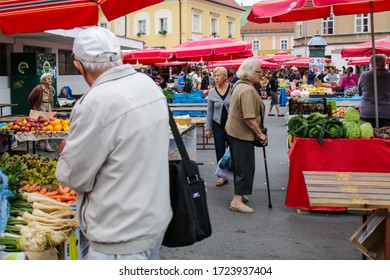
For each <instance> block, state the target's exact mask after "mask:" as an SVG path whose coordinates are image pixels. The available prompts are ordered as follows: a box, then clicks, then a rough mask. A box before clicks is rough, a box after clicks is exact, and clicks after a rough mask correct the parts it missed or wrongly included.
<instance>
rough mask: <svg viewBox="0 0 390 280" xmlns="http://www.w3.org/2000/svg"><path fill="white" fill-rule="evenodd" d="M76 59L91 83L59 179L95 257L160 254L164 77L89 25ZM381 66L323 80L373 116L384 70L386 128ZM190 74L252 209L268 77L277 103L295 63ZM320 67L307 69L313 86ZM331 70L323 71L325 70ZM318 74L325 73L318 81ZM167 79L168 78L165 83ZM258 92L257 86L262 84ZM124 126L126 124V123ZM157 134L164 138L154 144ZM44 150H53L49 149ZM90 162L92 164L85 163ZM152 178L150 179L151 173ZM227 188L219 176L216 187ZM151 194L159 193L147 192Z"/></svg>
mask: <svg viewBox="0 0 390 280" xmlns="http://www.w3.org/2000/svg"><path fill="white" fill-rule="evenodd" d="M73 54H74V60H73V64H74V66H75V67H76V68H77V69H78V71H79V72H80V74H81V75H82V76H83V78H84V80H85V82H86V83H87V84H88V85H89V86H90V87H91V88H90V91H89V92H88V93H86V94H84V96H83V97H82V98H81V99H80V100H79V101H78V102H77V103H76V104H75V106H74V108H73V111H72V114H71V124H72V129H71V130H70V132H69V135H68V137H67V139H66V140H63V141H62V143H61V146H60V152H61V153H60V157H59V159H58V164H57V170H56V177H57V178H58V180H59V182H60V183H61V184H64V185H67V186H71V187H72V189H73V190H75V191H76V192H77V216H78V220H79V223H80V228H81V230H82V231H83V232H84V234H85V236H86V238H87V239H88V240H89V241H90V249H89V252H88V256H87V258H88V259H90V260H102V259H104V260H115V259H122V260H124V259H158V258H159V251H160V247H161V244H162V240H163V236H164V233H165V230H166V229H167V226H168V224H169V222H170V220H171V217H172V209H171V205H170V197H169V193H170V192H169V168H168V161H169V158H168V148H169V143H168V141H169V135H168V131H169V123H168V116H169V115H168V106H167V102H166V99H165V97H164V95H163V94H161V90H162V88H164V87H166V86H167V85H166V83H165V81H164V79H163V77H162V76H156V79H155V80H154V79H151V78H150V77H149V76H148V75H145V74H143V73H139V72H137V71H135V70H134V69H133V68H132V66H131V65H129V64H123V61H122V59H121V50H120V44H119V41H118V39H117V37H116V36H115V35H114V34H113V33H112V32H110V31H109V30H108V29H105V28H100V27H91V28H87V29H85V30H84V31H82V32H80V33H79V34H78V35H77V37H76V38H75V40H74V44H73ZM374 60H375V62H376V69H371V70H370V71H367V72H364V73H362V74H361V76H360V78H358V77H357V76H356V75H355V74H354V73H353V71H352V70H350V69H346V73H345V74H344V75H343V76H342V77H341V78H340V77H339V76H338V74H337V73H336V71H335V69H330V71H329V73H328V74H326V75H325V76H324V77H323V79H324V81H328V82H331V83H334V82H338V81H339V80H341V83H342V84H344V85H345V86H348V85H356V84H357V88H358V89H357V92H358V94H360V95H362V102H361V106H360V111H361V117H362V119H363V120H366V121H370V122H372V121H373V115H374V112H375V108H374V105H373V104H374V101H373V100H374V93H373V71H374V70H376V71H377V75H378V101H379V117H380V121H381V125H390V72H389V70H388V69H387V68H386V67H385V64H386V57H384V56H383V55H376V56H375V57H373V58H372V61H371V63H372V62H373V61H374ZM199 70H200V69H199V68H198V67H193V68H192V69H191V71H190V73H189V74H187V75H185V73H179V80H180V82H179V83H183V85H184V84H185V83H186V81H187V80H191V83H192V86H193V88H199V89H202V88H207V89H208V90H209V94H208V109H207V116H206V125H205V130H206V137H210V138H211V137H213V138H214V143H215V154H216V159H217V161H219V160H220V159H221V158H222V157H223V156H224V154H225V151H226V149H227V147H229V149H230V154H231V160H232V172H233V173H234V180H233V185H234V189H233V194H232V199H231V202H230V205H229V209H230V210H231V211H234V212H238V213H245V214H251V213H253V212H254V209H253V208H251V207H250V206H248V202H249V198H248V196H250V195H251V194H252V191H253V183H254V174H255V142H260V143H261V144H262V145H267V143H268V136H267V133H266V132H265V130H264V127H263V123H264V119H265V116H266V112H265V111H266V109H265V103H264V101H263V100H264V98H263V97H264V96H263V95H262V92H261V89H262V85H264V81H265V80H264V77H265V76H267V75H269V77H268V78H269V79H267V80H268V82H266V84H267V85H268V86H266V88H267V89H266V91H268V95H269V98H270V100H271V105H270V108H269V111H268V116H273V115H274V114H272V110H273V108H275V109H276V112H277V115H278V116H279V115H281V114H280V110H279V106H278V101H277V97H278V78H279V77H280V75H284V77H286V76H287V77H288V78H289V80H290V81H291V82H294V83H298V84H299V83H301V82H303V80H304V79H303V78H302V76H301V74H300V73H299V71H297V70H298V69H295V68H292V69H291V70H292V71H291V73H283V70H279V71H269V72H268V73H267V72H264V71H263V69H262V68H261V62H260V61H259V60H257V59H254V58H248V59H246V60H245V61H244V62H243V63H242V65H241V66H240V67H239V68H238V70H237V71H236V72H231V73H233V75H231V74H229V72H228V70H227V69H226V68H224V67H217V68H215V69H214V70H213V71H203V72H199ZM311 72H313V73H316V72H317V69H316V68H312V69H310V71H309V72H308V78H309V80H310V82H312V81H314V82H315V81H316V79H320V76H319V75H316V76H315V77H314V74H313V73H311ZM324 74H325V73H324ZM321 79H322V78H321ZM164 83H165V84H164ZM259 89H260V90H259ZM52 99H53V90H52V87H51V76H50V75H42V77H41V84H40V85H38V86H37V87H36V88H34V89H33V91H32V93H31V94H30V97H29V101H30V104H31V106H32V108H34V109H36V110H42V111H43V110H50V106H52ZM123 124H128V126H127V127H126V129H124V127H123ZM156 139H158V141H156ZM47 148H48V147H47ZM86 167H88V168H86ZM151 174H152V175H153V176H151ZM224 184H226V180H225V179H223V178H218V179H217V181H216V185H217V186H222V185H224ZM150 194H153V195H150Z"/></svg>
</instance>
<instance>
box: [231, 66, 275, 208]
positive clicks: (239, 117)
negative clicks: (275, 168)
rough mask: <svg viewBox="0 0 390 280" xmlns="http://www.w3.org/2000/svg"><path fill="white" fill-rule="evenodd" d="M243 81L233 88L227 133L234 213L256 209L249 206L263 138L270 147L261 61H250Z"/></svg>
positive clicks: (242, 74) (240, 72)
mask: <svg viewBox="0 0 390 280" xmlns="http://www.w3.org/2000/svg"><path fill="white" fill-rule="evenodd" d="M236 75H237V77H238V78H239V80H238V81H237V82H236V84H235V85H234V87H233V90H232V93H231V99H230V107H229V117H228V120H227V123H226V132H227V134H228V135H229V144H230V152H231V157H232V163H233V172H234V196H233V199H232V201H231V203H230V210H231V211H235V212H240V213H246V214H250V213H253V212H254V210H253V209H252V208H251V207H249V206H247V205H246V204H245V203H247V202H248V199H247V197H246V195H251V194H252V190H253V180H254V174H255V146H254V143H253V141H254V140H256V139H259V140H260V141H262V142H263V144H266V143H267V141H268V137H267V135H266V134H264V133H263V131H262V129H261V127H260V123H261V119H264V112H265V106H264V103H263V101H262V99H261V96H260V95H259V94H258V93H257V91H256V89H255V87H254V86H253V84H254V83H259V82H260V79H261V64H260V61H259V60H257V59H254V58H247V59H246V60H244V62H243V63H242V64H241V66H240V68H239V69H238V71H237V73H236Z"/></svg>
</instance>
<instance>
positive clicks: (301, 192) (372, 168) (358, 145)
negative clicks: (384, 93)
mask: <svg viewBox="0 0 390 280" xmlns="http://www.w3.org/2000/svg"><path fill="white" fill-rule="evenodd" d="M288 156H289V159H290V168H289V180H288V188H287V194H286V201H285V205H286V206H287V207H291V208H300V209H306V210H327V211H340V210H345V208H342V207H325V206H324V207H311V206H310V204H309V198H308V195H307V190H306V185H305V180H304V176H303V173H302V172H303V171H338V172H387V173H389V172H390V161H389V158H390V140H386V139H377V138H372V139H324V140H323V143H322V144H319V143H318V141H317V140H316V139H310V138H296V139H295V141H294V144H293V146H292V148H291V149H290V151H289V152H288Z"/></svg>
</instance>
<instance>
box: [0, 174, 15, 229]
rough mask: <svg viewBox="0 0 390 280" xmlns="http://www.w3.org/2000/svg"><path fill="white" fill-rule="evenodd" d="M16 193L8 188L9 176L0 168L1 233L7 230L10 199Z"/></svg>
mask: <svg viewBox="0 0 390 280" xmlns="http://www.w3.org/2000/svg"><path fill="white" fill-rule="evenodd" d="M13 198H15V195H14V194H13V193H12V192H11V191H10V190H9V189H8V178H7V176H5V175H4V174H3V172H2V171H1V170H0V234H1V233H3V232H4V231H5V228H6V226H7V223H8V218H9V212H10V208H11V206H10V204H9V199H13Z"/></svg>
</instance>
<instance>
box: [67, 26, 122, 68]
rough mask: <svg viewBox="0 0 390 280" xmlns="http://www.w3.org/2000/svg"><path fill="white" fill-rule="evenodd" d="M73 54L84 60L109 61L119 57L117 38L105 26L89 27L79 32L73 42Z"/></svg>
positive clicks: (119, 50) (119, 49)
mask: <svg viewBox="0 0 390 280" xmlns="http://www.w3.org/2000/svg"><path fill="white" fill-rule="evenodd" d="M73 53H74V55H75V56H76V57H77V58H78V59H80V60H82V61H86V62H110V61H115V60H117V59H121V48H120V44H119V40H118V38H117V37H116V35H115V34H114V33H112V32H111V31H109V30H108V29H106V28H102V27H97V26H95V27H91V28H88V29H86V30H84V31H82V32H80V33H79V34H78V35H77V36H76V38H75V39H74V42H73Z"/></svg>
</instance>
